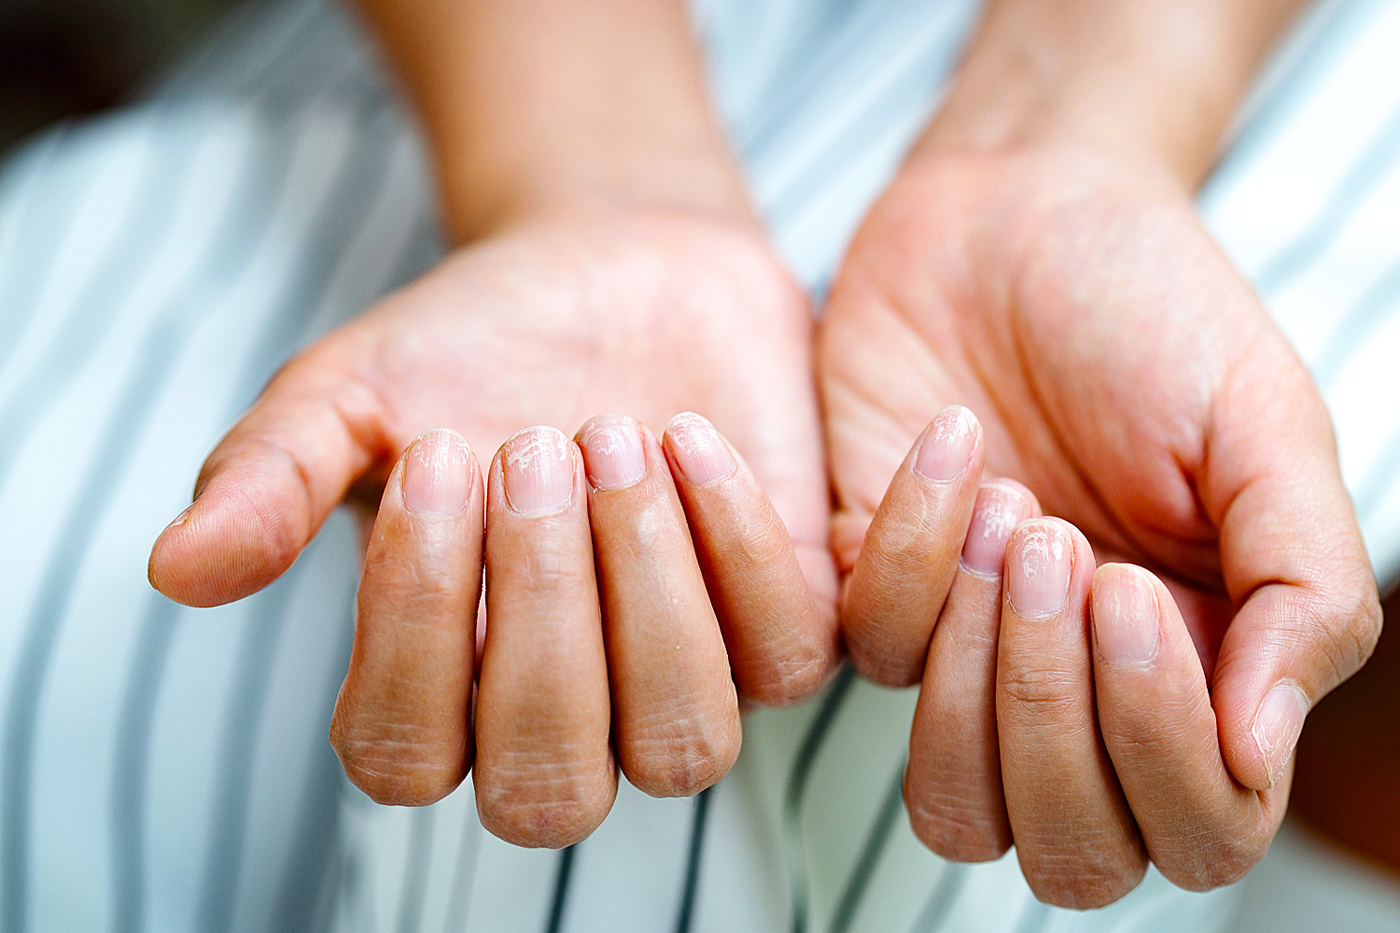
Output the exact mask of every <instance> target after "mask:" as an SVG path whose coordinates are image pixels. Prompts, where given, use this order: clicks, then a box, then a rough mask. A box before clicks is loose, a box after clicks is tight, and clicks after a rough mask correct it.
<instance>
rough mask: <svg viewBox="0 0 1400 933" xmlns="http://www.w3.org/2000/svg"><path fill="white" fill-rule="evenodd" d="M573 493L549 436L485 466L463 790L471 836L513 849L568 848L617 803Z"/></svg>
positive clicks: (583, 526)
mask: <svg viewBox="0 0 1400 933" xmlns="http://www.w3.org/2000/svg"><path fill="white" fill-rule="evenodd" d="M585 486H586V481H585V480H584V478H583V464H582V461H581V458H580V457H579V455H578V448H576V447H575V446H574V445H573V444H572V443H571V442H570V441H569V440H568V438H566V437H564V435H563V434H561V433H560V432H559V431H556V430H554V429H553V428H530V429H529V430H526V431H522V432H521V433H519V434H517V435H515V437H513V438H511V439H510V440H508V441H506V443H505V444H504V445H503V446H502V447H501V449H500V450H499V451H498V452H497V453H496V456H495V459H494V460H492V462H491V474H490V477H489V480H488V483H487V506H486V616H487V624H486V647H485V649H484V651H483V654H482V658H481V682H480V685H479V687H478V689H477V703H476V776H475V778H474V783H475V785H476V803H477V812H478V814H479V815H480V818H481V823H482V825H483V826H485V827H486V828H487V829H488V830H490V831H491V832H492V833H495V834H496V835H497V836H499V837H500V838H502V839H504V840H506V841H507V842H512V843H515V844H516V845H524V846H549V847H551V848H559V847H561V846H566V845H571V844H573V843H575V842H578V841H579V840H581V839H583V838H585V837H586V836H587V835H588V834H589V833H591V832H592V831H593V830H594V829H596V828H597V827H598V825H599V824H600V823H601V822H602V821H603V818H604V817H605V816H607V813H608V810H609V809H610V808H611V807H612V802H613V798H614V797H615V796H616V794H617V772H616V769H615V767H614V766H613V759H612V751H611V749H610V747H609V745H608V732H609V725H610V720H611V710H610V706H609V701H608V667H607V656H606V654H605V652H604V649H603V629H602V621H601V618H600V616H599V611H598V592H597V588H596V585H595V583H594V570H593V543H592V537H591V534H590V532H589V527H588V507H587V501H588V500H587V495H586V492H585Z"/></svg>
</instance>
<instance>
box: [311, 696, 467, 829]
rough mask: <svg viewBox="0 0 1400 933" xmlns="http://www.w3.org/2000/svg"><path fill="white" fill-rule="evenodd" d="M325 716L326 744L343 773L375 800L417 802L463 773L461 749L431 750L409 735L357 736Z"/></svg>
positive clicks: (437, 794)
mask: <svg viewBox="0 0 1400 933" xmlns="http://www.w3.org/2000/svg"><path fill="white" fill-rule="evenodd" d="M340 723H341V720H339V719H334V718H333V719H332V721H331V747H332V748H334V749H335V753H336V756H337V757H338V758H339V759H340V766H341V768H343V769H344V771H345V776H346V777H347V778H349V780H350V783H352V784H354V785H355V786H356V787H358V788H359V789H360V790H361V791H363V792H364V793H365V795H366V796H367V797H369V798H370V799H371V800H373V801H374V802H375V803H378V804H385V805H388V806H400V807H421V806H426V805H428V804H430V803H436V802H437V801H439V800H441V799H442V798H444V797H446V796H447V795H448V794H450V793H452V791H454V790H456V789H457V786H458V785H459V784H461V783H462V780H463V778H465V777H466V776H467V756H466V753H465V751H463V752H462V753H461V754H460V755H457V756H455V757H449V756H446V755H444V754H442V753H441V752H434V751H433V750H431V749H430V748H428V747H426V746H425V743H424V742H422V741H418V740H415V739H414V738H411V737H401V738H400V737H395V736H393V735H392V734H390V735H375V736H372V737H363V736H359V735H356V734H355V732H354V731H353V730H346V729H345V728H344V727H343V726H341V725H340Z"/></svg>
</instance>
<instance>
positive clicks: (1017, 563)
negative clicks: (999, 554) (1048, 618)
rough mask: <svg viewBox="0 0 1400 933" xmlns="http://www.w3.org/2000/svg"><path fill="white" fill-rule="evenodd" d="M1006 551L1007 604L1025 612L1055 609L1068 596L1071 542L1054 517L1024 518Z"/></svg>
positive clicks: (1039, 612)
mask: <svg viewBox="0 0 1400 933" xmlns="http://www.w3.org/2000/svg"><path fill="white" fill-rule="evenodd" d="M1014 538H1015V540H1013V541H1012V542H1011V546H1010V549H1009V550H1008V551H1007V553H1006V574H1007V577H1006V589H1007V595H1008V596H1009V597H1010V598H1011V605H1012V606H1014V607H1015V608H1016V611H1017V612H1019V613H1021V614H1022V615H1026V616H1035V615H1049V614H1050V613H1052V612H1058V611H1059V610H1060V609H1062V608H1063V607H1064V605H1065V601H1066V600H1067V599H1068V598H1069V574H1070V565H1071V563H1072V559H1073V555H1074V542H1073V541H1071V540H1070V536H1069V534H1068V533H1067V532H1066V531H1065V530H1064V528H1062V527H1060V524H1059V523H1058V522H1054V521H1035V522H1028V523H1026V524H1025V525H1023V526H1021V528H1020V530H1019V531H1017V532H1016V533H1015V534H1014Z"/></svg>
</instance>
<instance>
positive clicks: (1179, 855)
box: [1153, 831, 1270, 891]
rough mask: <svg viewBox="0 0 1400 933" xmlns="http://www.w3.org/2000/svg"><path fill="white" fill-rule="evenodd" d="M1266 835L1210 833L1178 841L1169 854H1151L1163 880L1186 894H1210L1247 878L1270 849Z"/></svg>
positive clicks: (1263, 833)
mask: <svg viewBox="0 0 1400 933" xmlns="http://www.w3.org/2000/svg"><path fill="white" fill-rule="evenodd" d="M1269 838H1270V836H1269V834H1268V833H1267V832H1263V831H1246V832H1243V833H1236V832H1225V831H1210V832H1203V833H1198V834H1195V835H1194V836H1192V837H1188V838H1185V839H1182V840H1180V841H1179V843H1178V844H1177V845H1176V846H1173V849H1172V851H1170V852H1167V853H1162V854H1157V853H1154V855H1153V861H1154V862H1155V863H1156V865H1157V868H1158V870H1159V871H1161V873H1162V876H1163V877H1164V878H1166V879H1167V880H1168V881H1170V882H1171V883H1172V884H1174V885H1176V886H1177V887H1179V888H1183V889H1185V890H1187V891H1212V890H1214V889H1216V888H1220V887H1224V886H1226V885H1230V884H1234V883H1235V882H1237V881H1239V880H1240V879H1242V878H1243V877H1244V876H1245V875H1247V874H1249V872H1250V870H1251V869H1252V868H1254V866H1255V865H1257V864H1259V861H1260V860H1261V859H1263V857H1264V853H1265V852H1267V851H1268V848H1269Z"/></svg>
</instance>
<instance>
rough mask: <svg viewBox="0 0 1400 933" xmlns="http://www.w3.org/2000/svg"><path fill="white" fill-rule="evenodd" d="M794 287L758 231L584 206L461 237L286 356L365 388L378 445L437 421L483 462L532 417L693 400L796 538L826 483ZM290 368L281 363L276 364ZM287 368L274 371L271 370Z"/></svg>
mask: <svg viewBox="0 0 1400 933" xmlns="http://www.w3.org/2000/svg"><path fill="white" fill-rule="evenodd" d="M810 320H811V319H810V315H809V312H808V309H807V305H806V302H805V300H804V299H803V298H802V296H801V294H800V292H798V291H797V290H796V289H795V287H794V286H793V285H792V283H791V281H790V279H789V278H788V277H787V276H786V274H785V273H784V272H783V271H782V269H781V267H780V266H779V265H778V264H777V263H776V262H775V261H774V260H773V259H772V257H771V255H770V253H769V252H768V250H767V248H766V246H765V245H764V244H763V242H762V240H761V238H760V237H758V236H757V235H756V234H753V233H750V232H749V231H746V230H736V229H732V228H729V227H724V226H720V225H718V224H713V223H709V222H701V221H697V220H691V219H682V218H679V217H672V216H667V217H647V218H637V217H628V218H609V219H590V220H589V221H587V222H586V223H584V222H579V223H564V224H555V225H549V226H539V227H533V228H526V229H523V230H519V231H516V232H514V233H511V234H508V235H506V236H503V237H500V238H497V239H495V240H493V241H490V242H487V243H485V244H483V245H480V246H476V247H472V248H468V249H466V250H463V251H461V252H459V253H457V254H456V255H454V256H453V257H451V258H449V259H448V260H447V261H446V262H444V263H443V264H442V265H441V266H439V267H438V268H437V269H435V270H434V271H433V272H431V273H430V274H429V275H427V276H425V277H424V278H423V279H421V280H419V281H418V282H416V283H415V284H413V285H412V286H410V287H408V288H406V289H404V290H403V291H401V292H399V293H397V294H395V295H393V296H391V297H390V298H389V299H387V300H386V301H385V302H383V303H382V304H381V305H380V306H379V307H377V308H375V309H373V310H372V311H371V312H369V313H367V314H366V315H364V316H363V317H361V318H359V319H357V320H356V321H354V322H353V323H351V324H349V325H348V326H346V327H344V328H342V329H341V330H339V331H337V332H336V333H334V334H332V335H330V336H329V337H328V338H327V339H326V340H324V341H322V342H321V343H320V344H318V345H316V346H314V347H312V348H311V349H310V350H309V351H308V352H307V353H306V354H304V355H303V356H302V357H301V358H299V359H298V360H297V361H296V362H294V363H293V364H292V367H291V368H290V369H291V370H299V371H300V372H301V373H303V374H305V375H306V376H307V378H309V379H312V380H313V381H314V382H317V383H319V384H320V385H323V386H325V385H330V386H335V387H337V388H336V389H335V391H337V392H339V393H344V394H346V395H347V396H349V397H350V399H351V400H350V401H348V402H347V403H346V405H344V406H342V407H343V408H353V407H354V406H355V402H354V397H356V396H368V397H370V398H372V399H373V400H374V407H375V410H376V414H377V416H378V420H379V422H380V424H381V425H382V426H383V433H384V434H385V435H386V437H385V442H386V445H387V447H388V448H389V449H387V450H385V451H383V456H382V457H381V458H380V459H381V462H380V464H379V465H380V467H381V469H380V470H375V471H371V473H370V474H369V479H368V481H367V482H364V483H362V484H361V486H360V488H358V489H357V490H356V498H357V499H359V500H361V501H362V502H364V503H366V504H368V505H370V506H371V507H372V506H373V505H374V504H377V503H378V499H379V489H380V488H382V482H383V475H384V474H385V473H387V471H388V468H389V466H391V465H392V463H393V460H394V458H395V457H396V456H397V455H398V452H399V451H400V450H402V449H403V448H404V447H405V446H406V445H407V444H408V443H409V442H410V441H411V440H412V439H413V438H414V437H415V436H417V434H419V433H420V432H421V431H423V430H425V429H427V428H430V427H435V426H446V427H452V428H455V429H456V430H458V431H460V432H461V433H462V434H463V435H464V436H466V438H467V440H468V441H469V442H470V443H471V445H472V446H473V447H474V448H475V449H476V451H477V452H478V454H479V455H480V456H481V457H482V460H483V462H484V461H485V459H486V458H487V457H489V456H490V454H491V453H492V452H494V451H495V450H496V449H497V447H499V446H500V444H501V443H502V442H504V441H505V440H506V438H508V437H509V436H510V435H511V434H513V433H514V432H516V431H518V430H520V429H521V428H524V427H526V426H528V425H532V424H550V425H554V426H557V427H559V428H561V429H563V430H565V431H566V432H572V431H573V430H574V429H575V428H577V427H578V426H579V425H580V424H582V423H583V421H584V420H586V419H587V418H589V417H591V416H593V415H596V414H599V413H601V412H608V411H617V412H623V413H627V414H631V415H634V416H635V417H637V418H639V419H640V420H642V421H643V422H645V423H647V424H650V425H652V426H653V427H654V428H656V429H658V433H659V428H660V427H661V426H663V425H664V424H665V423H666V421H667V419H669V418H670V417H671V416H672V415H674V414H675V413H677V412H678V411H682V410H686V409H693V410H696V411H699V412H701V413H703V414H705V415H706V416H708V417H709V418H710V419H711V420H713V421H714V422H715V424H716V426H717V427H718V428H719V429H720V430H721V431H723V432H725V434H726V435H727V436H728V437H729V438H731V440H732V441H733V443H734V444H735V445H736V446H737V447H738V448H739V449H740V451H741V452H743V453H744V455H745V456H746V457H747V458H748V459H749V461H750V464H751V465H752V467H753V469H754V471H755V473H756V474H757V476H758V478H759V479H760V481H762V482H763V483H764V485H765V488H766V489H767V491H768V492H769V494H770V495H771V496H772V499H773V501H774V504H775V506H776V507H777V508H778V510H779V512H780V514H782V515H783V517H784V519H785V520H786V521H787V523H788V525H789V528H790V530H791V532H792V534H793V538H794V540H795V541H796V542H798V543H800V544H806V545H807V546H808V550H809V551H815V550H817V549H821V548H823V547H824V545H825V536H826V521H827V515H826V512H827V509H826V501H827V496H826V489H825V485H826V484H825V478H824V470H823V466H822V462H821V448H820V429H819V427H818V423H817V416H816V405H815V399H814V391H813V388H812V380H811V375H810V373H811V350H810V328H811V323H810ZM288 375H290V372H289V373H288ZM284 378H285V377H284Z"/></svg>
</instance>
